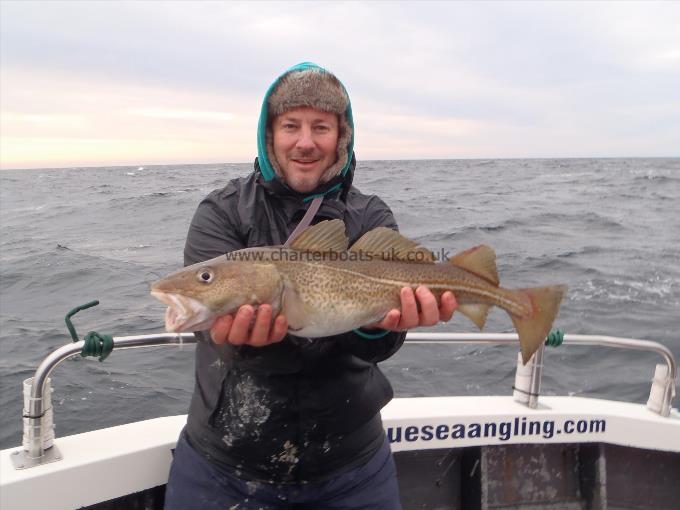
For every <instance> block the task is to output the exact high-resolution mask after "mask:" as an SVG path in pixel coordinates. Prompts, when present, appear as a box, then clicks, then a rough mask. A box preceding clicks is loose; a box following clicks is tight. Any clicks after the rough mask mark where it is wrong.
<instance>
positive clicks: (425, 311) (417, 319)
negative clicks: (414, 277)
mask: <svg viewBox="0 0 680 510" xmlns="http://www.w3.org/2000/svg"><path fill="white" fill-rule="evenodd" d="M400 297H401V311H399V310H397V309H394V310H390V311H389V312H388V313H387V315H385V318H384V319H383V320H381V321H380V322H377V323H375V324H372V325H371V327H374V328H381V329H388V330H390V331H404V330H407V329H411V328H417V327H419V326H434V325H435V324H437V323H438V322H440V321H443V322H447V321H449V320H451V317H452V316H453V312H454V311H455V310H456V308H458V302H457V301H456V297H455V296H454V295H453V293H451V292H449V291H446V292H444V294H442V297H441V303H440V305H439V306H437V299H436V298H435V297H434V294H432V292H430V289H428V288H427V287H425V286H423V285H421V286H419V287H418V288H417V289H416V291H415V292H413V289H411V288H410V287H404V288H402V289H401V295H400ZM416 300H417V303H416ZM418 305H420V312H418Z"/></svg>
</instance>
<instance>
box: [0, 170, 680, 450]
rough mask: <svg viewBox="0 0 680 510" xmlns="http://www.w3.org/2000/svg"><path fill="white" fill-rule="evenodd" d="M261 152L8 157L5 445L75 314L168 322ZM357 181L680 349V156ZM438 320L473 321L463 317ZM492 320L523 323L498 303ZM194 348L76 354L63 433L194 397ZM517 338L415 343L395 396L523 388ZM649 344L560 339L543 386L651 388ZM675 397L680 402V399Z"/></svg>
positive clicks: (394, 367)
mask: <svg viewBox="0 0 680 510" xmlns="http://www.w3.org/2000/svg"><path fill="white" fill-rule="evenodd" d="M250 171H252V166H251V165H247V164H215V165H177V166H145V167H139V166H134V167H112V168H69V169H37V170H6V171H2V172H0V189H1V195H0V225H1V234H2V235H1V240H0V266H1V270H2V280H1V290H0V391H1V394H0V409H2V413H1V414H0V448H8V447H11V446H15V445H18V444H19V443H20V441H21V423H22V422H21V412H22V390H21V387H22V380H23V379H26V378H28V377H31V376H32V375H33V373H34V371H35V369H36V367H37V365H38V364H39V363H40V361H41V360H42V359H43V358H44V357H45V356H47V355H48V354H49V353H50V352H51V351H53V350H54V349H56V348H57V347H59V346H61V345H63V344H65V343H68V342H70V341H71V339H70V337H69V335H68V332H67V330H66V327H65V325H64V315H65V314H66V313H67V312H68V311H69V310H70V309H71V308H73V307H75V306H77V305H79V304H83V303H85V302H87V301H90V300H92V299H99V300H100V301H101V304H100V305H99V306H98V307H96V308H91V309H88V310H85V311H83V312H80V313H79V314H78V315H76V316H75V318H74V324H75V325H76V328H77V329H78V331H79V333H80V335H81V336H84V335H85V334H86V333H87V332H88V331H90V330H96V331H99V332H102V333H109V334H113V335H117V336H123V335H130V334H148V333H155V332H161V331H162V330H163V314H164V306H163V305H162V304H161V303H159V302H158V301H156V300H155V299H153V298H152V297H151V296H150V295H149V284H150V283H152V282H153V281H155V280H157V279H159V278H160V277H162V276H164V275H166V274H167V273H169V272H171V271H173V270H175V269H178V268H179V267H181V265H182V250H183V246H184V241H185V237H186V233H187V229H188V227H189V223H190V221H191V217H192V215H193V213H194V211H195V209H196V206H197V205H198V203H199V202H200V201H201V199H202V198H203V197H204V196H205V195H207V194H208V193H209V192H210V191H212V190H214V189H217V188H221V187H224V186H225V185H226V183H227V181H228V180H229V179H234V178H237V177H240V176H244V175H247V174H248V173H249V172H250ZM354 184H355V185H356V186H357V187H358V188H359V189H360V190H361V191H363V192H364V193H371V194H376V195H378V196H380V197H381V198H382V199H383V200H385V202H386V203H387V204H388V205H389V206H390V207H391V208H392V210H393V212H394V214H395V217H396V219H397V221H398V223H399V226H400V229H401V232H402V233H403V234H404V235H406V236H408V237H410V238H412V239H414V240H417V241H419V242H421V243H422V244H424V245H426V246H428V247H430V248H432V249H433V250H435V251H437V252H438V253H446V252H448V253H450V254H454V253H456V252H457V251H459V250H464V249H467V248H470V247H472V246H475V245H478V244H482V243H484V244H488V245H489V246H491V247H493V248H494V249H495V251H496V254H497V261H498V269H499V274H500V277H501V284H502V285H503V286H506V287H517V286H521V287H526V286H535V285H543V284H551V283H566V284H568V285H569V291H568V293H567V296H566V298H565V300H564V302H563V304H562V309H561V311H560V315H559V317H558V319H557V321H556V323H555V326H556V327H559V328H561V329H563V330H564V331H566V332H567V333H577V334H603V335H612V336H622V337H628V338H640V339H648V340H655V341H659V342H662V343H664V344H665V345H667V346H668V347H669V348H670V349H671V350H672V351H673V353H674V355H675V357H676V359H680V205H679V204H680V159H526V160H523V159H514V160H436V161H366V162H359V164H358V166H357V169H356V175H355V180H354ZM433 330H435V331H455V332H463V331H475V326H474V325H473V324H472V323H471V322H470V321H468V320H467V319H466V318H465V317H463V316H460V315H457V316H454V319H453V320H452V321H451V322H450V323H449V324H446V325H440V326H437V327H436V328H433ZM486 331H489V332H510V331H512V324H511V322H510V320H509V318H508V317H507V315H506V314H505V313H504V312H502V311H501V310H498V309H494V310H492V313H491V314H490V316H489V320H488V322H487V326H486ZM193 350H194V348H193V346H185V347H182V348H150V349H134V350H129V351H119V352H115V351H114V352H113V354H112V355H111V356H110V357H109V358H108V359H107V360H106V361H105V362H103V363H100V362H98V361H97V360H96V359H92V358H88V359H83V358H80V357H75V358H72V359H70V360H68V361H67V362H65V363H63V364H62V365H60V366H59V367H58V368H57V369H56V370H55V372H53V374H52V385H53V387H54V394H53V395H52V400H53V406H54V421H55V424H56V435H57V437H59V436H64V435H68V434H73V433H77V432H83V431H87V430H92V429H96V428H102V427H108V426H113V425H118V424H122V423H126V422H129V421H137V420H142V419H146V418H153V417H158V416H167V415H174V414H182V413H186V412H187V408H188V404H189V398H190V395H191V392H192V388H193ZM515 360H516V349H515V348H514V347H508V346H490V345H485V346H479V345H405V346H404V347H403V348H402V349H401V350H400V351H399V352H398V353H397V354H396V355H395V356H394V357H392V358H391V359H390V360H388V361H386V362H384V363H382V368H383V370H384V371H385V373H386V374H387V375H388V377H389V378H390V380H391V381H392V384H393V386H394V388H395V394H396V395H397V396H402V397H404V396H440V395H486V394H497V395H510V394H511V393H512V389H511V386H512V384H513V374H514V369H515ZM659 362H661V361H660V359H659V358H658V357H657V356H656V355H654V354H651V353H642V352H637V351H624V350H618V349H612V348H604V347H577V346H562V347H559V348H554V349H553V348H551V349H549V350H548V351H547V352H546V357H545V369H544V377H543V385H542V391H543V393H545V394H550V395H584V396H592V397H601V398H609V399H615V400H627V401H633V402H640V403H644V402H645V401H646V399H647V396H648V394H649V388H650V385H651V382H650V381H651V378H652V376H653V374H654V365H655V364H656V363H659ZM675 405H676V406H677V402H676V403H675Z"/></svg>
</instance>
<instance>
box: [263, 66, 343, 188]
mask: <svg viewBox="0 0 680 510" xmlns="http://www.w3.org/2000/svg"><path fill="white" fill-rule="evenodd" d="M265 103H266V107H267V110H266V111H267V114H266V117H267V118H266V154H267V159H268V160H269V163H270V164H271V167H272V169H273V170H274V172H275V173H276V175H277V176H279V177H282V176H283V174H282V172H281V167H280V165H279V163H278V161H277V160H276V156H275V155H274V144H273V135H272V130H271V121H272V119H273V118H274V117H276V116H277V115H281V114H282V113H285V112H287V111H289V110H292V109H294V108H299V107H304V106H307V107H311V108H314V109H316V110H321V111H324V112H329V113H335V114H336V115H337V116H338V146H337V161H336V162H335V163H334V164H333V165H331V166H330V167H329V168H328V169H327V170H326V171H325V172H324V174H323V175H322V177H321V182H322V183H324V182H328V181H329V180H331V179H332V178H333V177H335V176H336V175H338V174H340V173H341V172H344V171H345V170H346V169H347V167H348V166H349V160H350V159H351V154H350V153H349V152H350V151H351V149H352V147H353V138H352V116H351V115H352V114H351V106H350V100H349V96H348V94H347V91H346V90H345V87H344V86H343V85H342V83H340V80H338V79H337V78H336V77H335V75H333V74H332V73H330V72H328V71H326V70H325V69H323V68H321V67H318V66H316V65H314V64H310V63H304V64H300V65H298V66H295V67H294V68H293V69H291V70H289V71H288V72H287V73H285V74H284V75H283V76H281V77H280V78H279V79H278V80H277V81H276V82H275V83H274V85H273V86H272V87H271V88H270V90H269V91H268V95H267V97H266V98H265ZM263 120H264V119H262V118H261V119H260V127H262V121H263ZM260 141H261V140H260ZM258 143H259V142H258ZM261 148H262V147H259V149H260V152H261ZM260 156H262V154H260ZM260 166H261V167H262V166H263V164H262V162H260ZM263 173H265V172H264V171H263ZM265 177H266V174H265Z"/></svg>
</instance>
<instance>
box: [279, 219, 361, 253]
mask: <svg viewBox="0 0 680 510" xmlns="http://www.w3.org/2000/svg"><path fill="white" fill-rule="evenodd" d="M348 243H349V241H347V234H346V233H345V224H344V223H343V221H342V220H324V221H321V222H319V223H317V224H316V225H312V226H311V227H307V228H306V229H305V230H304V231H303V232H302V234H300V235H299V236H297V237H296V238H295V240H294V241H293V242H292V243H291V245H290V247H291V248H292V249H294V250H298V251H309V252H319V253H328V252H343V251H346V250H347V245H348Z"/></svg>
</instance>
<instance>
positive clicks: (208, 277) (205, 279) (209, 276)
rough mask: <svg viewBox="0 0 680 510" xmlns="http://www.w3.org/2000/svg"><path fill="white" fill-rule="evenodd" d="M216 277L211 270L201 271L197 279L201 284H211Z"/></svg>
mask: <svg viewBox="0 0 680 510" xmlns="http://www.w3.org/2000/svg"><path fill="white" fill-rule="evenodd" d="M214 276H215V275H214V274H213V272H212V271H211V270H210V269H201V270H200V271H199V272H198V273H197V274H196V277H197V278H198V281H199V282H201V283H210V282H211V281H212V280H213V277H214Z"/></svg>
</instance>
